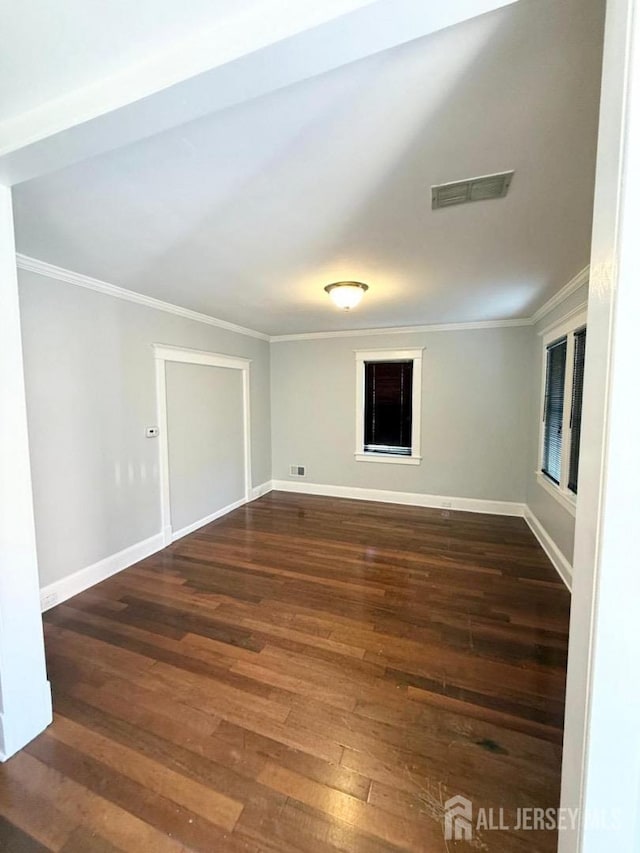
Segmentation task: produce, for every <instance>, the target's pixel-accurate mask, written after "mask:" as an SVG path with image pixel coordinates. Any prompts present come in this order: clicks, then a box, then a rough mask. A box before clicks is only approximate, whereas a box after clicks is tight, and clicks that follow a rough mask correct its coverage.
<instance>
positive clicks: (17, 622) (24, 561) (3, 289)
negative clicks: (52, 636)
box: [0, 185, 51, 761]
mask: <svg viewBox="0 0 640 853" xmlns="http://www.w3.org/2000/svg"><path fill="white" fill-rule="evenodd" d="M20 338H21V332H20V313H19V307H18V282H17V279H16V256H15V244H14V234H13V214H12V206H11V190H10V189H9V188H8V187H4V186H2V185H0V761H4V760H5V759H7V758H9V757H10V756H11V755H13V754H14V752H16V751H17V750H18V749H22V747H23V746H24V745H25V744H26V743H28V742H29V741H30V740H31V739H32V738H34V737H35V736H36V735H37V734H39V733H40V732H41V731H42V730H43V729H44V728H45V726H47V725H49V723H50V722H51V689H50V687H49V683H48V681H47V675H46V669H45V660H44V643H43V636H42V620H41V619H40V602H39V596H38V570H37V554H36V540H35V530H34V521H33V502H32V491H31V470H30V467H31V466H30V460H29V442H28V434H27V415H26V410H25V389H24V377H23V362H22V347H21V341H20Z"/></svg>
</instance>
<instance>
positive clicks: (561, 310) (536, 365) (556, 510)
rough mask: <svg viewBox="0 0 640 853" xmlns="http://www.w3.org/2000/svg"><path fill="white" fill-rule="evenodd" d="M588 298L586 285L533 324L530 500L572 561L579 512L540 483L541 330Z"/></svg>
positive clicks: (547, 529)
mask: <svg viewBox="0 0 640 853" xmlns="http://www.w3.org/2000/svg"><path fill="white" fill-rule="evenodd" d="M587 299H588V286H587V285H583V286H582V287H580V288H579V289H578V290H576V291H574V292H573V293H572V294H571V295H570V296H568V297H567V298H566V299H565V300H564V301H563V302H561V303H560V304H559V305H558V306H557V307H556V308H554V310H553V311H551V312H550V313H549V314H547V315H545V316H544V317H543V318H542V319H541V320H539V321H538V323H537V324H536V325H535V326H534V327H533V331H534V342H533V362H532V368H531V376H532V379H533V383H532V388H531V395H532V407H531V411H532V422H531V429H530V433H529V455H528V461H527V496H526V501H527V504H528V506H529V509H530V510H531V512H532V513H533V514H534V515H535V516H536V518H537V519H538V521H539V522H540V524H541V525H542V526H543V527H544V529H545V530H546V531H547V533H548V534H549V536H550V537H551V539H552V540H553V541H554V542H555V544H556V545H557V546H558V548H559V549H560V551H561V552H562V554H563V555H564V556H565V558H566V559H567V561H568V562H569V563H570V564H572V563H573V539H574V531H575V516H573V515H572V514H571V513H570V512H569V511H568V510H567V509H565V508H564V507H563V506H562V504H560V503H559V502H558V501H557V500H556V499H555V498H554V497H553V495H550V494H549V492H548V491H546V489H544V488H543V487H542V486H541V485H540V484H539V483H538V480H537V476H536V473H537V471H538V468H539V459H540V448H539V443H540V419H541V417H542V412H541V408H540V402H541V389H542V382H543V335H542V334H541V332H543V331H544V330H545V329H551V328H553V326H554V325H557V324H558V323H559V322H560V321H561V320H562V318H563V317H564V316H565V315H566V314H568V313H569V312H570V311H572V310H573V309H574V308H577V307H578V306H580V305H586V303H587ZM587 346H588V341H587Z"/></svg>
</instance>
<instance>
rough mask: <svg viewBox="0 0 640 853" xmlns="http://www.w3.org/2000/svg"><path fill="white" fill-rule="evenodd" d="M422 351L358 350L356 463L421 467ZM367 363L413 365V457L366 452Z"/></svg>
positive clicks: (356, 353) (422, 348) (420, 348)
mask: <svg viewBox="0 0 640 853" xmlns="http://www.w3.org/2000/svg"><path fill="white" fill-rule="evenodd" d="M423 350H424V347H419V348H418V349H367V350H362V349H358V350H354V352H355V355H356V450H355V458H356V462H382V463H386V464H394V465H419V464H420V463H421V461H422V456H421V455H420V436H421V434H422V433H421V420H422V419H421V415H422V353H423ZM367 361H413V384H412V391H413V393H412V399H411V405H412V411H411V456H400V455H398V456H395V455H394V454H390V453H373V452H371V451H368V452H365V449H364V393H365V387H364V365H365V362H367Z"/></svg>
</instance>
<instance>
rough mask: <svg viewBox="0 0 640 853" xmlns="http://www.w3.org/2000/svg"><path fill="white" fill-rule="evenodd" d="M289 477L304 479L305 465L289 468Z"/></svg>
mask: <svg viewBox="0 0 640 853" xmlns="http://www.w3.org/2000/svg"><path fill="white" fill-rule="evenodd" d="M289 476H290V477H304V465H290V466H289Z"/></svg>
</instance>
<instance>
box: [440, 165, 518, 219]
mask: <svg viewBox="0 0 640 853" xmlns="http://www.w3.org/2000/svg"><path fill="white" fill-rule="evenodd" d="M512 178H513V172H500V173H499V174H497V175H483V176H482V177H480V178H469V179H467V180H466V181H453V182H452V183H450V184H438V186H435V187H431V207H432V209H433V210H439V209H440V208H441V207H452V206H453V205H454V204H465V203H466V202H468V201H486V200H487V199H490V198H504V196H506V194H507V190H508V189H509V186H510V184H511V179H512Z"/></svg>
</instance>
